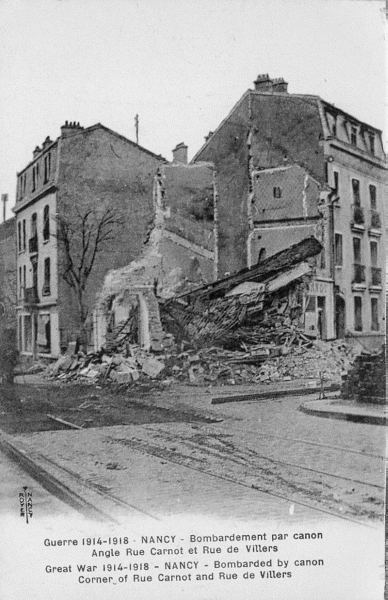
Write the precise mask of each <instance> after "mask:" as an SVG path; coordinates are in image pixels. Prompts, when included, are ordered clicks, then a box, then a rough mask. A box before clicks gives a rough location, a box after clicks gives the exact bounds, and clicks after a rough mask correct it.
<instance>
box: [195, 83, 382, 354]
mask: <svg viewBox="0 0 388 600" xmlns="http://www.w3.org/2000/svg"><path fill="white" fill-rule="evenodd" d="M198 161H211V162H213V163H214V165H215V169H216V175H217V192H218V203H217V219H218V244H217V248H218V254H217V264H216V270H217V276H218V277H223V276H224V274H225V273H233V272H237V271H238V270H240V269H242V268H244V267H245V266H246V265H249V264H250V263H251V262H252V261H254V260H255V259H256V258H260V252H261V253H262V256H263V255H264V253H265V254H266V255H267V256H269V255H270V253H273V252H276V251H278V250H281V249H282V247H284V244H287V243H290V242H289V241H288V240H290V241H292V240H295V239H298V237H297V238H295V236H299V234H303V235H304V233H305V232H307V231H310V230H312V228H314V225H313V223H314V221H316V227H318V222H319V220H320V217H319V216H318V215H317V212H323V214H322V219H321V225H319V227H320V229H321V236H324V237H320V239H321V241H323V242H324V247H325V252H324V253H323V254H322V255H321V256H320V258H319V259H318V264H317V268H318V271H317V278H316V279H315V282H314V284H313V285H312V287H311V289H310V290H309V293H308V294H307V295H306V297H305V303H306V305H307V306H308V307H309V308H311V311H308V312H310V313H313V312H314V313H315V314H314V315H313V314H310V316H309V319H308V322H307V323H306V327H307V329H310V332H312V333H313V332H314V330H315V331H316V332H317V334H319V333H321V335H322V337H326V338H330V337H346V338H347V339H348V340H349V341H351V340H353V339H357V340H359V341H361V342H362V343H363V344H364V345H365V346H369V347H376V346H379V345H380V344H381V343H382V342H383V339H384V330H385V327H384V318H385V314H384V313H385V311H384V294H383V290H384V283H385V277H384V275H385V272H384V263H385V243H384V238H385V236H384V227H383V223H384V218H383V211H384V198H385V197H386V193H387V164H386V157H385V154H384V150H383V145H382V136H381V131H380V130H378V129H376V128H375V127H373V126H371V125H368V124H367V123H364V122H361V121H359V120H358V119H357V118H355V117H353V116H352V115H349V114H348V113H346V112H345V111H343V110H341V109H339V108H338V107H336V106H334V105H332V104H330V103H328V102H326V101H324V100H322V99H321V98H320V97H318V96H315V95H310V94H293V93H289V92H288V84H287V83H286V82H285V81H284V80H283V79H281V78H280V79H271V78H270V77H269V76H268V75H267V74H266V75H259V76H258V77H257V79H256V81H255V82H254V89H249V90H247V91H246V92H245V93H244V94H243V96H242V97H241V98H240V100H239V101H238V102H237V104H236V105H235V106H234V107H233V108H232V110H231V112H230V113H229V115H227V116H226V118H225V119H224V120H223V121H222V122H221V124H220V125H219V126H218V127H217V128H216V129H215V131H214V133H211V134H209V135H208V136H207V138H206V141H205V143H204V145H203V147H202V148H201V149H200V150H199V151H198V152H197V154H196V155H195V156H194V158H193V161H192V163H193V164H195V163H196V162H198ZM291 166H292V169H287V168H286V167H291ZM300 169H303V170H304V174H302V170H300ZM298 173H299V174H300V177H299V176H297V174H298ZM294 176H295V177H296V182H297V189H298V193H297V192H296V191H295V190H291V189H290V182H291V180H292V179H293V178H294ZM300 178H302V179H303V178H306V182H307V184H308V185H309V186H310V190H311V189H313V188H314V187H317V190H316V194H315V202H316V206H315V208H314V207H312V206H310V207H308V206H307V205H306V204H305V205H304V203H305V202H307V196H306V192H307V190H305V189H304V184H303V185H301V183H300V181H299V179H300ZM318 188H319V189H318ZM271 200H272V203H273V206H272V207H271V206H269V203H270V202H271ZM295 203H296V207H297V208H296V207H295V209H294V206H295ZM322 207H324V210H323V211H322V210H321V209H322ZM272 208H274V210H272ZM276 221H278V224H277V227H278V229H277V230H276V229H273V230H272V231H271V232H269V231H268V228H269V227H275V225H276ZM307 221H308V224H307ZM281 227H282V228H284V227H287V229H282V230H281V229H280V228H281ZM280 231H284V232H286V233H287V237H286V236H282V235H280ZM288 236H290V238H288ZM324 264H325V266H323V265H324Z"/></svg>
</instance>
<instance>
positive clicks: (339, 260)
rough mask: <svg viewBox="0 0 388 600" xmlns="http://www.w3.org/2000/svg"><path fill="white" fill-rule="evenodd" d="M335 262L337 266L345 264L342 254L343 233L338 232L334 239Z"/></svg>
mask: <svg viewBox="0 0 388 600" xmlns="http://www.w3.org/2000/svg"><path fill="white" fill-rule="evenodd" d="M334 261H335V262H334V264H335V265H336V266H337V267H341V266H342V265H343V255H342V234H341V233H336V234H335V239H334Z"/></svg>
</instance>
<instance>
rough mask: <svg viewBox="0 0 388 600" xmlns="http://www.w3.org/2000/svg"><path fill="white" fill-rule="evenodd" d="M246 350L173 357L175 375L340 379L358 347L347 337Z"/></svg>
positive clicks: (198, 379) (211, 379)
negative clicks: (345, 339)
mask: <svg viewBox="0 0 388 600" xmlns="http://www.w3.org/2000/svg"><path fill="white" fill-rule="evenodd" d="M245 348H246V351H236V350H233V351H231V350H225V349H222V348H217V347H213V348H204V349H201V350H199V351H197V352H195V351H190V352H183V353H181V354H179V355H177V356H174V357H170V359H168V360H167V361H166V364H167V365H168V363H170V362H171V359H173V366H172V368H168V367H167V371H168V372H169V373H171V374H172V375H173V376H174V378H175V379H178V380H189V382H190V383H193V384H197V385H204V384H207V383H210V384H212V383H217V384H244V383H271V382H278V381H291V380H295V379H314V380H316V381H317V382H319V381H320V380H321V379H322V380H324V381H331V382H336V383H339V382H341V377H342V376H343V374H344V372H345V371H347V370H348V369H349V368H350V366H351V364H352V363H353V361H354V360H355V357H356V355H357V351H356V350H354V349H353V348H352V347H351V346H349V345H348V344H346V343H345V342H343V341H334V342H321V341H309V342H308V343H303V344H300V345H299V346H288V347H285V346H276V345H274V344H260V345H257V346H253V345H251V346H248V345H246V346H245Z"/></svg>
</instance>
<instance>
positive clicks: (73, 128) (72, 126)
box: [61, 121, 83, 137]
mask: <svg viewBox="0 0 388 600" xmlns="http://www.w3.org/2000/svg"><path fill="white" fill-rule="evenodd" d="M82 130H83V127H81V125H80V124H79V121H78V122H76V121H65V124H64V125H62V127H61V136H62V137H66V136H67V135H71V134H72V133H74V132H77V131H82Z"/></svg>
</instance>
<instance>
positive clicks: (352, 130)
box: [350, 125, 357, 146]
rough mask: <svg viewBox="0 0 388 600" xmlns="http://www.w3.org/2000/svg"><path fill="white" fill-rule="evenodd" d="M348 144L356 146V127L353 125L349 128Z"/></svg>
mask: <svg viewBox="0 0 388 600" xmlns="http://www.w3.org/2000/svg"><path fill="white" fill-rule="evenodd" d="M350 143H351V144H353V146H357V127H355V126H354V125H352V127H351V128H350Z"/></svg>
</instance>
